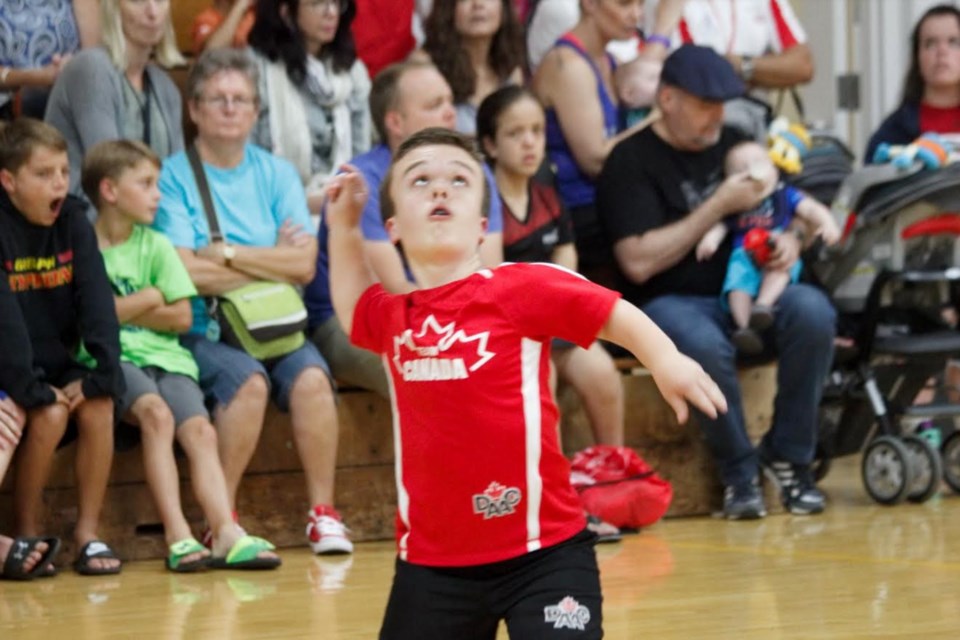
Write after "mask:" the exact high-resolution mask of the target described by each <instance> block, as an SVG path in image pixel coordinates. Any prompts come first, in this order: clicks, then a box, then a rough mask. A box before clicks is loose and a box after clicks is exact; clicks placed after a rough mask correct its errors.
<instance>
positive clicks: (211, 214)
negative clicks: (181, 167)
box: [187, 144, 223, 243]
mask: <svg viewBox="0 0 960 640" xmlns="http://www.w3.org/2000/svg"><path fill="white" fill-rule="evenodd" d="M187 159H188V160H190V168H191V169H193V177H194V179H195V180H196V181H197V190H198V191H200V199H201V200H203V210H204V212H206V214H207V224H208V225H209V226H210V242H211V243H213V242H222V241H223V234H222V233H221V232H220V221H219V220H217V210H216V209H214V208H213V197H212V196H211V195H210V184H209V183H208V182H207V172H206V171H204V170H203V162H201V160H200V154H199V153H198V152H197V145H195V144H192V145H190V148H189V149H187Z"/></svg>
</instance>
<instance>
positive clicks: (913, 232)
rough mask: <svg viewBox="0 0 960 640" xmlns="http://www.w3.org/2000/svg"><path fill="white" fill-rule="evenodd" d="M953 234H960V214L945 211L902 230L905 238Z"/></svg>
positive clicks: (901, 235)
mask: <svg viewBox="0 0 960 640" xmlns="http://www.w3.org/2000/svg"><path fill="white" fill-rule="evenodd" d="M946 234H951V235H955V236H960V214H957V213H943V214H940V215H938V216H934V217H932V218H927V219H926V220H920V221H919V222H914V223H913V224H911V225H909V226H907V227H904V229H903V231H901V232H900V237H901V238H902V239H903V240H909V239H910V238H915V237H917V236H936V235H946Z"/></svg>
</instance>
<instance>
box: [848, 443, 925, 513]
mask: <svg viewBox="0 0 960 640" xmlns="http://www.w3.org/2000/svg"><path fill="white" fill-rule="evenodd" d="M912 462H913V460H912V458H911V455H910V453H909V452H908V451H907V448H906V447H905V446H904V445H903V443H902V442H900V440H899V439H898V438H894V437H893V436H880V437H878V438H875V439H874V440H873V441H872V442H870V444H868V445H867V448H866V449H864V451H863V461H862V462H861V464H860V474H861V476H862V477H863V486H864V487H865V488H866V489H867V493H869V494H870V497H871V498H873V499H874V500H876V501H877V502H879V503H880V504H888V505H890V504H897V503H899V502H903V500H904V499H905V498H906V497H907V494H908V493H910V489H911V488H912V486H913V478H914V475H915V474H914V470H913V464H912Z"/></svg>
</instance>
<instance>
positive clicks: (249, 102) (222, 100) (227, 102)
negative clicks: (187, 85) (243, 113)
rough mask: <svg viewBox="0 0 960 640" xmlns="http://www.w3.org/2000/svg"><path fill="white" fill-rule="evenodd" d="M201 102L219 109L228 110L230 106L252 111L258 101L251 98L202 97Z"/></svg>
mask: <svg viewBox="0 0 960 640" xmlns="http://www.w3.org/2000/svg"><path fill="white" fill-rule="evenodd" d="M199 102H204V103H206V104H209V105H213V106H214V107H217V108H218V109H226V108H227V107H228V106H230V107H235V108H236V109H238V110H243V109H250V108H251V107H253V106H254V105H255V104H256V103H257V101H256V99H255V98H251V97H250V96H224V95H216V96H201V97H200V98H199Z"/></svg>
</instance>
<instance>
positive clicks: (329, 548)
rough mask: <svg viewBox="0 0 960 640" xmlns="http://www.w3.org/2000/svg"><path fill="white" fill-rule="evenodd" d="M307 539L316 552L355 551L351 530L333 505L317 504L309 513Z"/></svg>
mask: <svg viewBox="0 0 960 640" xmlns="http://www.w3.org/2000/svg"><path fill="white" fill-rule="evenodd" d="M307 515H308V517H309V518H310V519H309V520H308V521H307V539H308V540H309V541H310V548H311V549H313V552H314V553H316V554H328V553H353V543H352V542H350V537H349V533H350V530H349V529H347V527H346V526H344V524H343V521H342V520H341V519H340V514H339V513H337V510H336V509H334V508H333V507H328V506H324V505H317V506H316V507H314V508H313V509H311V510H310V512H309V513H308V514H307Z"/></svg>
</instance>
